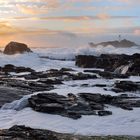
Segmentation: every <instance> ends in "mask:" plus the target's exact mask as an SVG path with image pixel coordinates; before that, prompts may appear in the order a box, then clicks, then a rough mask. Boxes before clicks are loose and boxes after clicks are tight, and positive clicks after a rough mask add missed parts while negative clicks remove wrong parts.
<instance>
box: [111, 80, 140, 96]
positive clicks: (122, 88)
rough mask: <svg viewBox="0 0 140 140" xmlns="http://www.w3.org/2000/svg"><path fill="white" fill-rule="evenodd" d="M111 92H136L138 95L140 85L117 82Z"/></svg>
mask: <svg viewBox="0 0 140 140" xmlns="http://www.w3.org/2000/svg"><path fill="white" fill-rule="evenodd" d="M112 90H113V91H115V92H127V91H129V92H130V91H137V92H139V93H140V83H137V82H132V81H117V82H115V86H114V88H113V89H112Z"/></svg>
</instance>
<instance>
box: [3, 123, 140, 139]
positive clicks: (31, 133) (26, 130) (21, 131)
mask: <svg viewBox="0 0 140 140" xmlns="http://www.w3.org/2000/svg"><path fill="white" fill-rule="evenodd" d="M0 140H140V137H139V136H81V135H73V134H62V133H56V132H53V131H49V130H40V129H32V128H30V127H25V126H13V127H12V128H10V129H8V130H0Z"/></svg>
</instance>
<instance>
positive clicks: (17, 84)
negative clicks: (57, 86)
mask: <svg viewBox="0 0 140 140" xmlns="http://www.w3.org/2000/svg"><path fill="white" fill-rule="evenodd" d="M2 85H3V86H5V87H13V88H17V89H19V90H27V91H32V92H37V91H49V90H51V89H54V86H53V85H47V84H45V83H39V82H36V81H24V80H18V79H5V78H4V79H1V86H2Z"/></svg>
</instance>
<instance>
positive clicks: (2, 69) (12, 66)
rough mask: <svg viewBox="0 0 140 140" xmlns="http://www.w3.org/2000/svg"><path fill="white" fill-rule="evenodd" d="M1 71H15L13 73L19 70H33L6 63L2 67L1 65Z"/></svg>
mask: <svg viewBox="0 0 140 140" xmlns="http://www.w3.org/2000/svg"><path fill="white" fill-rule="evenodd" d="M1 71H2V72H6V73H7V72H15V73H20V72H34V70H33V69H31V68H28V67H17V66H14V65H12V64H7V65H5V66H4V67H1Z"/></svg>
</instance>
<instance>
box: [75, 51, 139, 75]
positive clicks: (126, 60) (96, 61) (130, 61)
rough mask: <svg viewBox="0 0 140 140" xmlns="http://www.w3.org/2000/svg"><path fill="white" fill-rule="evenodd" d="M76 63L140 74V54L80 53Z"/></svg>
mask: <svg viewBox="0 0 140 140" xmlns="http://www.w3.org/2000/svg"><path fill="white" fill-rule="evenodd" d="M76 65H77V66H79V67H83V68H103V69H105V70H106V71H109V72H114V73H115V74H131V75H139V74H140V68H139V66H140V54H138V53H137V54H133V55H125V54H121V55H118V54H101V55H100V56H88V55H78V56H76Z"/></svg>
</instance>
